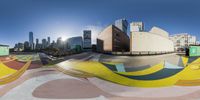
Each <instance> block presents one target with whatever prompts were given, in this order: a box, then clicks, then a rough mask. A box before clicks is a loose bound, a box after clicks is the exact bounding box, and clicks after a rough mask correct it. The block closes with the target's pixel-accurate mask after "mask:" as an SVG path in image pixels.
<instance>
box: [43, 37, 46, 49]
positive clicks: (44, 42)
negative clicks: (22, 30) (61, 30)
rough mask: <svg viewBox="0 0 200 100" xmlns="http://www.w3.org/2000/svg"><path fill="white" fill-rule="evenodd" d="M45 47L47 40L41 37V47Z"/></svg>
mask: <svg viewBox="0 0 200 100" xmlns="http://www.w3.org/2000/svg"><path fill="white" fill-rule="evenodd" d="M46 47H47V40H46V39H42V49H45V48H46Z"/></svg>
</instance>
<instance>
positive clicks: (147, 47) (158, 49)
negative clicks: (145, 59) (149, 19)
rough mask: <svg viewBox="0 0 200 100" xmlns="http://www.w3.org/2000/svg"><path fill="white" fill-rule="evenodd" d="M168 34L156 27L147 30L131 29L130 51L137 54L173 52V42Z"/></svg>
mask: <svg viewBox="0 0 200 100" xmlns="http://www.w3.org/2000/svg"><path fill="white" fill-rule="evenodd" d="M168 36H169V33H167V32H166V31H164V30H162V29H160V28H158V27H153V28H152V29H151V30H150V31H149V32H136V31H132V30H131V37H130V48H131V49H130V51H131V52H132V53H139V54H142V53H145V54H150V53H167V52H174V44H173V42H172V41H171V40H170V39H169V37H168Z"/></svg>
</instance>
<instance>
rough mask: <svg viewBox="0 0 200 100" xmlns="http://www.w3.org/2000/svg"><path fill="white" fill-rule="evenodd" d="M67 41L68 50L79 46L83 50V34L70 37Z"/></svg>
mask: <svg viewBox="0 0 200 100" xmlns="http://www.w3.org/2000/svg"><path fill="white" fill-rule="evenodd" d="M66 42H67V43H66V45H67V49H68V50H72V49H76V48H79V49H81V50H82V48H83V39H82V37H81V36H77V37H71V38H68V39H67V41H66Z"/></svg>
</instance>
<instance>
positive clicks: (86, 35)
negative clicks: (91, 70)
mask: <svg viewBox="0 0 200 100" xmlns="http://www.w3.org/2000/svg"><path fill="white" fill-rule="evenodd" d="M83 48H84V49H91V48H92V44H91V30H84V31H83Z"/></svg>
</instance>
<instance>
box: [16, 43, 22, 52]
mask: <svg viewBox="0 0 200 100" xmlns="http://www.w3.org/2000/svg"><path fill="white" fill-rule="evenodd" d="M23 50H24V44H23V43H17V44H15V47H14V51H23Z"/></svg>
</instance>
